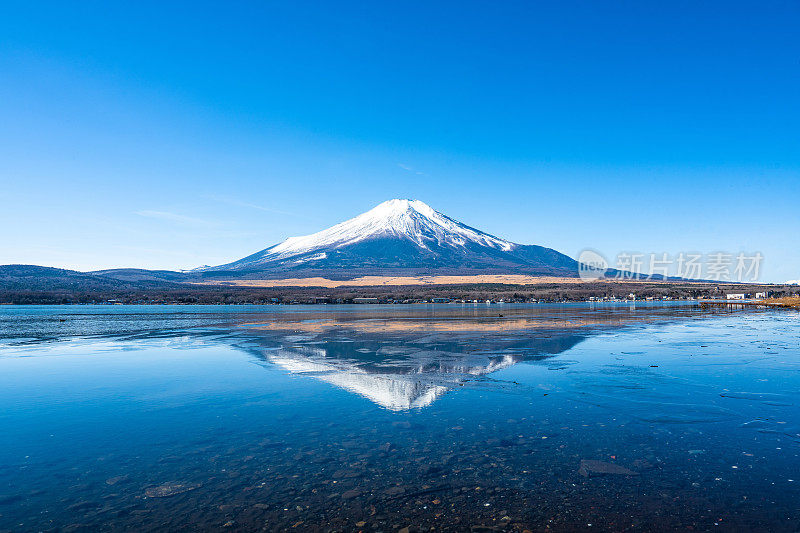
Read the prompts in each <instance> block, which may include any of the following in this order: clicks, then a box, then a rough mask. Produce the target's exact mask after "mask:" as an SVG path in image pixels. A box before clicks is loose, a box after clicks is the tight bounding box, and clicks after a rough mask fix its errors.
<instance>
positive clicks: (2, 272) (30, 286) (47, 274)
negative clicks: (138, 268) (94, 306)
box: [0, 265, 175, 292]
mask: <svg viewBox="0 0 800 533" xmlns="http://www.w3.org/2000/svg"><path fill="white" fill-rule="evenodd" d="M167 286H175V284H174V283H170V282H167V281H164V280H124V279H119V278H116V277H113V276H108V275H102V274H98V273H92V272H78V271H76V270H66V269H63V268H51V267H44V266H36V265H0V291H6V292H10V291H50V292H52V291H109V290H120V289H141V288H162V287H167Z"/></svg>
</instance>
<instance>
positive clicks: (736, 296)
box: [725, 292, 745, 300]
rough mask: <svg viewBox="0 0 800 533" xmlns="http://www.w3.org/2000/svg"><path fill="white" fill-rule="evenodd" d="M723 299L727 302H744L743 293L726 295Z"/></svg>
mask: <svg viewBox="0 0 800 533" xmlns="http://www.w3.org/2000/svg"><path fill="white" fill-rule="evenodd" d="M725 297H726V298H728V300H744V299H745V294H744V293H743V292H740V293H732V294H726V295H725Z"/></svg>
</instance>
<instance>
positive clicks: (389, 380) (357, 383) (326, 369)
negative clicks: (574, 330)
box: [249, 332, 585, 411]
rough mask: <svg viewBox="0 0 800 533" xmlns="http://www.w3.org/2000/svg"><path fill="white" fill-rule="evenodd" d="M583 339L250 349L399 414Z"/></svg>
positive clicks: (316, 343)
mask: <svg viewBox="0 0 800 533" xmlns="http://www.w3.org/2000/svg"><path fill="white" fill-rule="evenodd" d="M584 338H585V335H575V334H568V333H563V332H560V333H555V334H551V335H540V336H530V335H520V336H518V337H517V336H512V337H505V338H503V339H491V338H489V339H486V338H475V337H473V338H467V339H463V338H462V339H455V340H451V341H450V342H441V340H440V339H430V338H428V339H424V340H423V342H419V341H405V342H404V341H398V340H397V339H392V340H389V341H386V340H376V339H370V340H360V341H354V340H350V339H345V340H342V339H335V338H334V339H326V340H320V339H319V338H314V339H313V340H312V339H306V341H307V342H305V343H304V342H303V341H302V340H301V339H296V338H288V337H287V339H288V340H289V341H288V342H285V343H284V344H283V345H282V346H281V347H279V348H277V349H274V348H273V349H270V350H258V349H254V348H253V347H250V348H249V351H251V352H258V355H259V357H260V358H263V359H265V360H266V361H267V362H269V363H271V364H273V365H276V366H278V367H280V368H282V369H285V370H286V371H287V372H289V373H291V374H297V375H303V376H308V377H311V378H313V379H318V380H320V381H324V382H326V383H330V384H331V385H334V386H336V387H339V388H341V389H344V390H347V391H350V392H352V393H355V394H358V395H359V396H362V397H364V398H367V399H369V400H370V401H372V402H374V403H376V404H378V405H380V406H381V407H384V408H386V409H390V410H393V411H403V410H408V409H415V408H422V407H426V406H428V405H431V404H432V403H433V402H434V401H436V400H437V399H438V398H440V397H441V396H442V395H444V394H445V393H447V392H448V391H450V390H451V389H454V388H456V387H459V386H461V385H463V384H464V383H465V382H467V381H471V380H475V379H477V378H480V377H481V376H486V375H488V374H491V373H492V372H496V371H498V370H501V369H503V368H508V367H510V366H512V365H514V364H516V363H520V362H523V361H540V360H544V359H548V358H551V357H553V356H555V355H556V354H559V353H561V352H563V351H566V350H568V349H570V348H572V347H573V346H575V345H576V344H578V343H579V342H581V341H582V340H583V339H584ZM298 340H300V342H297V341H298ZM431 341H433V342H431Z"/></svg>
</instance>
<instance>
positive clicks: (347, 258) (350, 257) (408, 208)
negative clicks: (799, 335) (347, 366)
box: [197, 199, 577, 279]
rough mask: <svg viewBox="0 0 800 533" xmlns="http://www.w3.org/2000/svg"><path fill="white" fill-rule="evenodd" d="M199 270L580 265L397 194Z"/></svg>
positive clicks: (305, 273) (322, 271)
mask: <svg viewBox="0 0 800 533" xmlns="http://www.w3.org/2000/svg"><path fill="white" fill-rule="evenodd" d="M197 272H198V273H204V274H205V275H215V274H213V273H223V272H224V273H225V274H224V276H225V278H226V279H231V278H232V277H235V276H249V277H262V276H266V277H273V278H278V277H280V276H299V277H320V276H321V277H326V276H327V277H331V276H333V277H337V278H341V277H343V276H344V277H353V276H367V275H389V274H391V275H427V274H431V273H440V274H461V273H465V272H466V273H471V274H475V273H504V274H507V273H522V274H536V275H564V276H574V275H576V273H577V263H576V262H575V260H574V259H572V258H570V257H568V256H566V255H564V254H562V253H559V252H557V251H555V250H553V249H550V248H544V247H542V246H536V245H522V244H516V243H513V242H511V241H507V240H505V239H500V238H498V237H495V236H494V235H490V234H488V233H484V232H482V231H480V230H477V229H475V228H472V227H470V226H467V225H465V224H462V223H461V222H459V221H457V220H455V219H452V218H450V217H448V216H447V215H444V214H442V213H440V212H439V211H436V210H435V209H433V208H432V207H430V206H429V205H427V204H426V203H424V202H421V201H419V200H400V199H395V200H389V201H386V202H383V203H381V204H379V205H377V206H375V207H373V208H372V209H370V210H369V211H367V212H366V213H362V214H360V215H358V216H357V217H355V218H351V219H350V220H346V221H344V222H342V223H340V224H336V225H335V226H331V227H330V228H328V229H325V230H322V231H319V232H317V233H312V234H311V235H305V236H302V237H291V238H289V239H286V240H285V241H283V242H281V243H279V244H276V245H274V246H270V247H269V248H265V249H263V250H261V251H259V252H256V253H254V254H252V255H249V256H247V257H244V258H242V259H239V260H238V261H234V262H232V263H228V264H225V265H219V266H216V267H208V268H201V269H197Z"/></svg>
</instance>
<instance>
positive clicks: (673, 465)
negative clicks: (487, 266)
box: [0, 304, 800, 532]
mask: <svg viewBox="0 0 800 533" xmlns="http://www.w3.org/2000/svg"><path fill="white" fill-rule="evenodd" d="M799 403H800V314H798V313H797V312H793V311H758V310H754V309H747V310H738V311H708V310H701V309H700V308H698V307H697V306H693V305H688V304H673V305H665V304H652V305H641V304H637V305H636V306H635V307H634V306H631V305H629V304H621V305H611V304H603V305H594V306H593V305H562V306H544V305H530V306H509V305H505V306H500V305H492V306H486V305H479V306H471V305H470V306H463V307H462V306H456V305H439V306H392V307H378V306H374V307H373V306H320V307H314V306H307V307H288V306H287V307H273V306H270V307H258V306H252V307H249V306H233V307H212V306H202V307H200V306H198V307H194V306H162V307H138V306H108V307H105V306H63V307H62V306H53V307H13V306H2V307H0V530H9V531H42V530H45V531H49V530H52V531H98V530H135V531H149V530H178V531H198V530H220V531H231V530H233V531H236V530H268V531H271V530H292V531H356V530H362V531H387V532H388V531H397V530H399V529H401V528H405V527H408V528H409V531H429V530H436V531H441V530H457V531H493V530H497V531H524V530H526V529H527V530H530V531H544V530H555V531H563V530H570V531H571V530H601V531H602V530H612V531H624V530H633V531H645V530H648V531H649V530H675V529H678V530H695V531H706V530H716V531H726V530H727V531H742V530H772V531H797V530H798V529H799V528H800V458H799V457H798V455H799V454H800V410H798V404H799Z"/></svg>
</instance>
